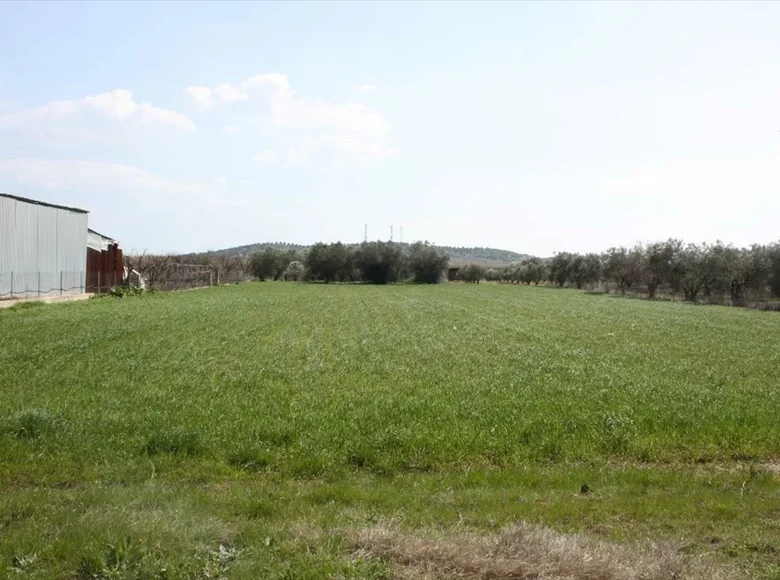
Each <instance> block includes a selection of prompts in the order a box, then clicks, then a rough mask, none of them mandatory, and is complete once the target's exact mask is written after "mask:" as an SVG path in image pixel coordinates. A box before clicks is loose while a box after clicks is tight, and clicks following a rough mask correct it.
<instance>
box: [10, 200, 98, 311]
mask: <svg viewBox="0 0 780 580" xmlns="http://www.w3.org/2000/svg"><path fill="white" fill-rule="evenodd" d="M88 215H89V214H88V212H87V211H85V210H83V209H76V208H72V207H65V206H60V205H54V204H51V203H44V202H41V201H35V200H32V199H26V198H23V197H17V196H15V195H9V194H5V193H0V299H3V298H11V297H14V298H23V297H28V298H30V297H35V296H41V297H45V296H57V295H60V294H79V293H82V292H84V291H85V283H86V268H87V244H86V241H87V219H88Z"/></svg>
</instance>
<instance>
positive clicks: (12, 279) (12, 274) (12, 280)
mask: <svg viewBox="0 0 780 580" xmlns="http://www.w3.org/2000/svg"><path fill="white" fill-rule="evenodd" d="M13 297H14V273H13V271H12V272H11V298H13Z"/></svg>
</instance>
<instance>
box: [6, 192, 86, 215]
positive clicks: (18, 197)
mask: <svg viewBox="0 0 780 580" xmlns="http://www.w3.org/2000/svg"><path fill="white" fill-rule="evenodd" d="M0 197H7V198H10V199H15V200H17V201H23V202H25V203H32V204H34V205H43V206H45V207H55V208H57V209H64V210H67V211H75V212H78V213H89V212H88V211H87V210H85V209H79V208H77V207H68V206H66V205H57V204H56V203H47V202H45V201H38V200H37V199H29V198H27V197H20V196H18V195H11V194H10V193H2V192H0Z"/></svg>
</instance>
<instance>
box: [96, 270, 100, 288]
mask: <svg viewBox="0 0 780 580" xmlns="http://www.w3.org/2000/svg"><path fill="white" fill-rule="evenodd" d="M97 294H100V270H98V284H97Z"/></svg>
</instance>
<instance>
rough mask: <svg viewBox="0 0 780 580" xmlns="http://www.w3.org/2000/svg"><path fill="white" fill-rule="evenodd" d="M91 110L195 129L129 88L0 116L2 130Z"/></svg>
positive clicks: (173, 112) (176, 114) (193, 125)
mask: <svg viewBox="0 0 780 580" xmlns="http://www.w3.org/2000/svg"><path fill="white" fill-rule="evenodd" d="M89 113H97V114H98V115H102V116H104V117H108V118H110V119H116V120H118V121H129V122H135V123H139V124H141V125H163V126H168V127H173V128H175V129H179V130H181V131H187V132H192V131H195V129H196V128H195V123H194V122H193V121H192V120H191V119H189V118H188V117H186V116H184V115H182V114H181V113H176V112H175V111H170V110H168V109H162V108H160V107H155V106H154V105H152V104H151V103H140V104H139V103H137V102H136V101H135V100H134V99H133V94H132V93H131V92H130V91H127V90H124V89H116V90H114V91H109V92H106V93H100V94H97V95H90V96H87V97H84V98H83V99H79V100H62V101H52V102H51V103H49V104H47V105H42V106H40V107H33V108H29V109H22V110H21V111H16V112H12V113H7V114H4V115H0V130H9V129H17V128H23V127H25V126H26V125H28V124H31V123H36V122H39V121H44V120H58V119H65V118H68V117H73V116H76V115H79V114H89Z"/></svg>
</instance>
